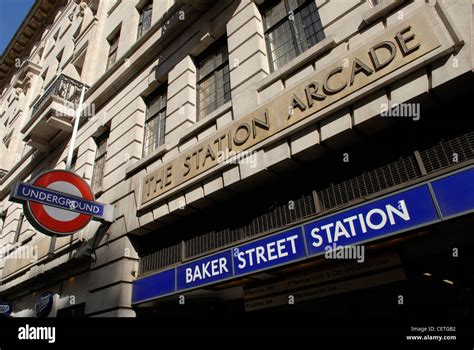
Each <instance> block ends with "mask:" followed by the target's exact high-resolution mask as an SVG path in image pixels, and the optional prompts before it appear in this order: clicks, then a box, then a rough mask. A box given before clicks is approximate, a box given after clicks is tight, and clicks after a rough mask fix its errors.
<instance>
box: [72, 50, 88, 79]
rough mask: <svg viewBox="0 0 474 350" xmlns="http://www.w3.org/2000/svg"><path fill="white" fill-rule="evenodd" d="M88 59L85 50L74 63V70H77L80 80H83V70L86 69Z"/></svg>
mask: <svg viewBox="0 0 474 350" xmlns="http://www.w3.org/2000/svg"><path fill="white" fill-rule="evenodd" d="M85 58H86V50H84V52H83V53H81V54H80V55H79V57H78V58H76V60H75V61H74V63H73V65H74V68H75V69H76V72H77V75H78V76H79V78H82V69H83V68H84V60H85Z"/></svg>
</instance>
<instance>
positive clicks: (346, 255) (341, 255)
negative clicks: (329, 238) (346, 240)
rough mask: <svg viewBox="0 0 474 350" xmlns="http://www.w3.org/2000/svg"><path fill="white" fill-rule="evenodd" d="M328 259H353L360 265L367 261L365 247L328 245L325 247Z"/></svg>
mask: <svg viewBox="0 0 474 350" xmlns="http://www.w3.org/2000/svg"><path fill="white" fill-rule="evenodd" d="M324 250H325V253H324V257H325V258H326V259H352V260H357V262H358V263H363V262H364V261H365V247H364V246H363V245H346V246H341V245H336V243H333V244H332V245H327V246H326V247H324Z"/></svg>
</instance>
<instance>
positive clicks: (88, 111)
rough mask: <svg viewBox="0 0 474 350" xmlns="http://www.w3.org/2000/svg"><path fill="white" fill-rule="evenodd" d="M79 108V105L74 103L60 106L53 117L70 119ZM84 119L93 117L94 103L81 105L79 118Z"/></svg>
mask: <svg viewBox="0 0 474 350" xmlns="http://www.w3.org/2000/svg"><path fill="white" fill-rule="evenodd" d="M78 108H79V104H77V103H74V104H69V103H68V104H62V105H61V107H59V108H58V109H57V110H56V112H55V116H56V117H63V118H64V117H71V116H76V111H77V109H78ZM83 117H86V118H93V117H95V103H91V104H87V103H84V104H83V105H82V110H81V118H83Z"/></svg>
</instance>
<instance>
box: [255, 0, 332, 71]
mask: <svg viewBox="0 0 474 350" xmlns="http://www.w3.org/2000/svg"><path fill="white" fill-rule="evenodd" d="M262 12H263V23H264V30H265V41H266V43H267V50H268V57H269V60H270V68H271V70H272V71H275V70H277V69H278V68H280V67H282V66H284V65H285V64H286V63H288V62H289V61H291V60H292V59H293V58H295V57H296V56H298V55H300V54H301V53H303V52H304V51H306V50H307V49H309V48H310V47H312V46H313V45H315V44H316V43H318V42H319V41H321V40H322V39H324V32H323V27H322V24H321V19H320V18H319V13H318V9H317V8H316V4H315V2H314V0H279V1H272V2H270V3H269V4H268V5H266V7H264V8H263V9H262Z"/></svg>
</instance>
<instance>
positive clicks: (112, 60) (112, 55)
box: [106, 30, 120, 70]
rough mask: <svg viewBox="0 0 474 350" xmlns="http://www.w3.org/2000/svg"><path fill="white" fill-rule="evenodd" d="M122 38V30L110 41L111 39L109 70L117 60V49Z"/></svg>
mask: <svg viewBox="0 0 474 350" xmlns="http://www.w3.org/2000/svg"><path fill="white" fill-rule="evenodd" d="M119 38H120V30H119V31H118V32H117V33H115V34H114V35H113V36H112V37H111V38H110V39H109V40H108V41H109V47H110V49H109V57H108V58H107V69H106V70H109V68H110V67H112V66H113V65H114V63H115V61H116V60H117V49H118V42H119Z"/></svg>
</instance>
